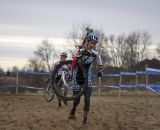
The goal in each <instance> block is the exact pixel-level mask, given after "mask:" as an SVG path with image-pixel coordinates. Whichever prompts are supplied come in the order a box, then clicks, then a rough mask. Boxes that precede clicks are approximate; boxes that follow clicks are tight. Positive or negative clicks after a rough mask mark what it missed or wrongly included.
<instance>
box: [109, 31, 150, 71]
mask: <svg viewBox="0 0 160 130" xmlns="http://www.w3.org/2000/svg"><path fill="white" fill-rule="evenodd" d="M150 43H151V42H150V35H149V33H148V32H142V33H140V32H132V33H130V34H129V35H127V36H125V34H121V35H119V36H117V38H115V36H114V35H110V37H109V44H108V48H107V49H108V52H109V55H110V57H111V59H112V64H113V65H114V66H118V67H122V68H123V67H125V66H126V67H129V68H131V69H132V67H133V66H134V65H135V64H136V63H138V62H140V61H142V60H143V59H144V58H145V55H146V52H147V47H148V45H149V44H150Z"/></svg>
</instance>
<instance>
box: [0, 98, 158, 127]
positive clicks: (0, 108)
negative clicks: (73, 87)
mask: <svg viewBox="0 0 160 130" xmlns="http://www.w3.org/2000/svg"><path fill="white" fill-rule="evenodd" d="M147 99H148V100H147ZM62 105H63V104H62ZM71 106H72V102H69V103H68V105H67V106H64V105H63V106H62V107H58V104H57V100H56V98H54V100H53V101H52V102H50V103H47V102H46V101H45V100H44V98H43V96H33V95H32V96H31V95H30V96H26V95H25V96H24V95H20V96H16V95H0V130H77V129H82V130H83V129H88V130H160V97H158V96H152V97H148V98H146V97H145V96H139V97H136V96H123V97H120V98H118V96H115V97H111V96H101V97H98V96H92V98H91V110H90V114H89V122H88V125H87V126H85V127H82V126H81V124H82V115H83V97H82V99H81V104H80V105H79V107H78V110H77V113H76V118H77V119H76V121H72V120H68V114H69V110H70V109H71Z"/></svg>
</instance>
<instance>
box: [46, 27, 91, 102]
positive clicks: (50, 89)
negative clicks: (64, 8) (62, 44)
mask: <svg viewBox="0 0 160 130" xmlns="http://www.w3.org/2000/svg"><path fill="white" fill-rule="evenodd" d="M86 31H87V34H86V37H87V35H88V34H89V33H91V32H93V30H92V29H89V28H86ZM86 37H85V39H86ZM85 39H84V41H85ZM83 43H84V42H83ZM88 54H89V53H88V52H87V51H84V50H82V51H81V52H80V54H79V57H77V61H76V63H75V64H74V66H73V60H67V61H65V62H63V63H60V64H59V65H58V66H57V67H56V68H55V70H54V71H53V73H52V77H51V80H50V81H49V82H48V83H47V84H46V85H45V91H44V96H45V99H46V101H48V102H50V101H51V100H52V99H53V97H54V95H57V96H58V97H59V98H61V99H63V100H65V101H71V100H75V99H77V98H79V97H80V96H82V95H83V93H84V91H85V88H86V86H87V85H88V72H87V70H86V68H85V67H84V65H83V63H82V59H81V58H82V56H84V55H88ZM63 66H70V67H69V70H68V73H69V75H68V76H66V74H65V70H63V69H62V68H63ZM76 69H78V71H77V72H76V73H74V71H75V70H76ZM60 70H61V71H62V75H61V80H60V81H62V82H63V84H64V86H66V88H67V89H72V86H73V84H74V83H75V82H73V77H74V75H75V74H76V83H78V84H80V87H81V88H80V89H81V91H80V92H79V93H78V94H77V95H73V94H70V93H68V94H67V95H64V94H62V93H61V92H60V91H59V87H60V86H59V81H57V75H58V72H59V71H60Z"/></svg>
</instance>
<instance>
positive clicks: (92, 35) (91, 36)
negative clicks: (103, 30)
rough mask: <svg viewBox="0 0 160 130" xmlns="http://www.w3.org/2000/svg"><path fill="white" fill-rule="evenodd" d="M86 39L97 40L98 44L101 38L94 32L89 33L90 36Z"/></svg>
mask: <svg viewBox="0 0 160 130" xmlns="http://www.w3.org/2000/svg"><path fill="white" fill-rule="evenodd" d="M86 39H87V40H88V41H92V42H95V43H96V44H97V43H98V42H99V38H98V37H97V36H96V35H95V34H93V33H90V34H88V36H87V37H86Z"/></svg>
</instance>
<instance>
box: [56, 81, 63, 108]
mask: <svg viewBox="0 0 160 130" xmlns="http://www.w3.org/2000/svg"><path fill="white" fill-rule="evenodd" d="M61 85H62V83H59V85H58V92H59V93H60V94H62V86H61ZM57 99H58V106H62V105H61V100H62V99H61V98H60V97H57Z"/></svg>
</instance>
